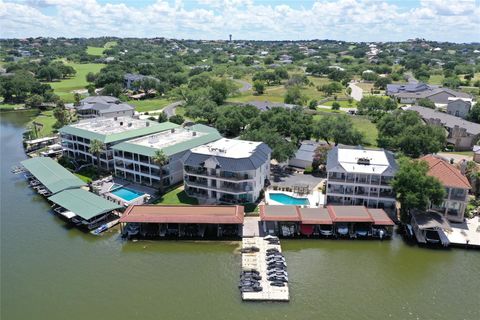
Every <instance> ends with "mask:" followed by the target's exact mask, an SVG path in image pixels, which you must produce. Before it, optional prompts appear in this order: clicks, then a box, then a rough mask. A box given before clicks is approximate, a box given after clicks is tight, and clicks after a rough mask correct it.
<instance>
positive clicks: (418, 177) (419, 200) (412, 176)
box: [391, 157, 445, 223]
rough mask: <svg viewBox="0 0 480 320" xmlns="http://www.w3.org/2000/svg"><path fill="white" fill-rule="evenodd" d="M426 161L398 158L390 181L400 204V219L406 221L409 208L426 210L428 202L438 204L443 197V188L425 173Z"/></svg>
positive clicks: (435, 179)
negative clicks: (396, 168)
mask: <svg viewBox="0 0 480 320" xmlns="http://www.w3.org/2000/svg"><path fill="white" fill-rule="evenodd" d="M428 170H429V167H428V163H427V162H425V161H418V160H410V159H408V158H406V157H404V158H401V159H400V160H399V169H398V171H397V173H396V174H395V178H394V179H393V181H392V184H391V185H392V187H393V190H394V191H395V193H396V195H397V199H398V201H399V202H400V204H401V209H400V212H401V220H402V221H403V222H406V223H407V222H408V215H409V212H410V210H412V209H418V210H426V209H427V208H428V206H429V204H434V205H440V204H441V203H442V201H443V198H444V197H445V188H444V187H443V186H442V184H441V183H440V181H438V179H437V178H435V177H431V176H429V175H427V172H428Z"/></svg>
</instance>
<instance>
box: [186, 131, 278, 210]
mask: <svg viewBox="0 0 480 320" xmlns="http://www.w3.org/2000/svg"><path fill="white" fill-rule="evenodd" d="M271 152H272V150H271V149H270V148H269V147H268V146H267V145H266V144H265V143H263V142H253V141H245V140H236V139H235V140H233V139H220V140H217V141H215V142H212V143H209V144H206V145H203V146H200V147H197V148H193V149H192V150H190V151H189V152H188V153H187V154H186V155H185V156H184V158H183V159H184V160H183V164H184V167H183V169H184V184H185V191H186V192H187V194H189V195H190V196H193V197H196V198H200V199H203V200H204V201H206V202H211V203H219V202H220V203H245V202H254V201H256V200H257V199H258V197H259V196H260V194H261V192H262V190H263V188H264V186H265V183H266V182H267V179H268V177H269V172H270V155H271Z"/></svg>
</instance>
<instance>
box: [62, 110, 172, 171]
mask: <svg viewBox="0 0 480 320" xmlns="http://www.w3.org/2000/svg"><path fill="white" fill-rule="evenodd" d="M178 127H179V125H177V124H174V123H171V122H163V123H158V122H154V121H149V120H138V119H134V118H130V117H118V118H117V117H114V118H106V119H100V118H93V119H85V120H81V121H80V122H78V123H75V124H71V125H68V126H65V127H63V128H61V129H60V130H59V132H60V138H61V142H62V147H63V155H64V156H66V157H68V158H70V159H73V160H76V161H81V162H85V163H92V164H97V158H96V155H93V154H91V153H90V150H89V149H90V143H91V141H92V140H93V139H97V140H99V141H100V142H102V143H103V144H104V150H102V152H101V153H100V165H101V167H102V168H104V169H107V170H113V169H114V158H113V154H114V152H113V149H112V146H113V145H115V144H118V143H120V142H123V141H127V140H130V139H134V138H138V137H142V136H146V135H151V134H154V133H158V132H162V131H166V130H171V129H174V128H178Z"/></svg>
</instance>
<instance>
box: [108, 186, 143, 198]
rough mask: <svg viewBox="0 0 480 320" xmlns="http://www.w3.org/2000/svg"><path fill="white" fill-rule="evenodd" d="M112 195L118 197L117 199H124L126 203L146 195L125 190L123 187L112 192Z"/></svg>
mask: <svg viewBox="0 0 480 320" xmlns="http://www.w3.org/2000/svg"><path fill="white" fill-rule="evenodd" d="M111 193H112V194H114V195H116V196H117V197H120V198H122V199H123V200H125V201H131V200H133V199H136V198H138V197H140V196H143V195H144V194H145V193H143V192H137V191H135V190H132V189H128V188H125V187H122V188H120V189H116V190H114V191H112V192H111Z"/></svg>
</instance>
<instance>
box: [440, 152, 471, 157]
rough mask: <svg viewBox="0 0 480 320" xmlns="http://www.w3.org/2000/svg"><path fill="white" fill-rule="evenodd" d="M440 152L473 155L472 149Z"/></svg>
mask: <svg viewBox="0 0 480 320" xmlns="http://www.w3.org/2000/svg"><path fill="white" fill-rule="evenodd" d="M442 153H445V154H449V153H451V154H458V155H461V156H467V157H473V151H451V152H442Z"/></svg>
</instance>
